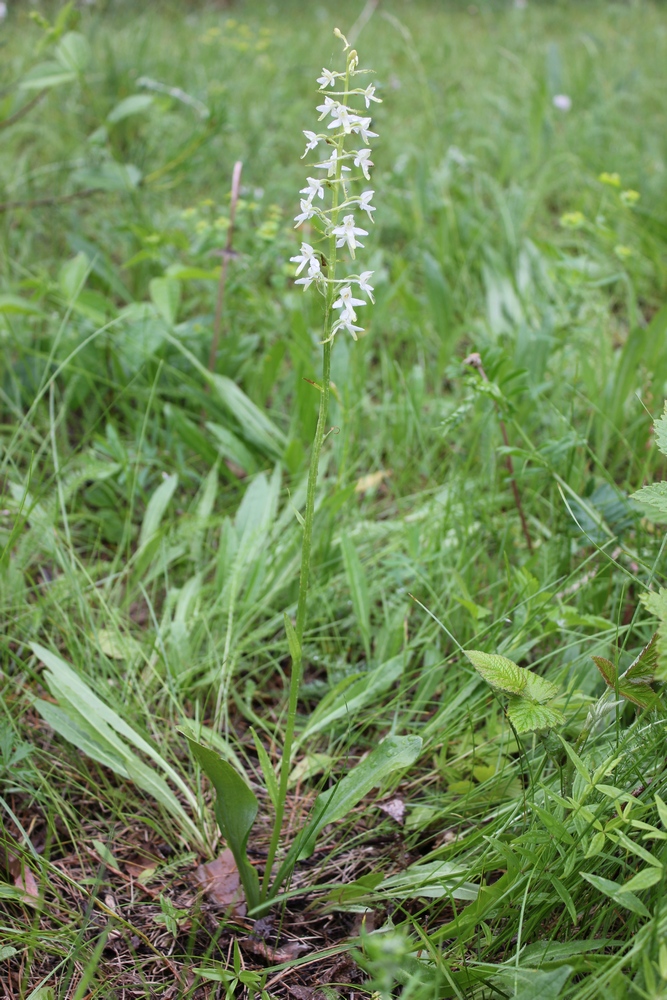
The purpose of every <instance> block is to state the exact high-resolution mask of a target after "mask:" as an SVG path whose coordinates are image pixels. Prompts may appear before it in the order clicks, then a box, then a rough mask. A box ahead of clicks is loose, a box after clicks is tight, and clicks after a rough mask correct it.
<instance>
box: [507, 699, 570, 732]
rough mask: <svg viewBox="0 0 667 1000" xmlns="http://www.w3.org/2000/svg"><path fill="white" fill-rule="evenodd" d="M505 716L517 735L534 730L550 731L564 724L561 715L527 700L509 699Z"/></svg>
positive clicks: (552, 709) (546, 706) (545, 706)
mask: <svg viewBox="0 0 667 1000" xmlns="http://www.w3.org/2000/svg"><path fill="white" fill-rule="evenodd" d="M507 714H508V716H509V718H510V721H511V722H512V725H513V726H514V728H515V729H516V731H517V733H530V732H533V731H534V730H535V729H552V728H553V727H554V726H561V725H562V724H563V723H564V722H565V717H564V716H563V713H562V712H560V711H559V710H558V709H557V708H552V707H551V706H550V705H539V704H538V703H537V702H536V701H530V700H529V699H528V698H520V697H517V696H514V697H512V698H510V700H509V705H508V706H507Z"/></svg>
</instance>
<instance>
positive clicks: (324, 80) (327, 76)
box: [317, 67, 337, 90]
mask: <svg viewBox="0 0 667 1000" xmlns="http://www.w3.org/2000/svg"><path fill="white" fill-rule="evenodd" d="M336 76H337V74H336V73H332V72H331V70H330V69H326V68H325V67H322V76H318V78H317V82H318V83H319V85H320V90H324V88H325V87H333V85H334V83H335V82H336Z"/></svg>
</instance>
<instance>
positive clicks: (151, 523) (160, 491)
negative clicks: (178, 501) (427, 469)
mask: <svg viewBox="0 0 667 1000" xmlns="http://www.w3.org/2000/svg"><path fill="white" fill-rule="evenodd" d="M177 485H178V476H177V475H176V473H174V474H173V475H171V476H167V478H166V479H165V480H164V481H163V482H161V483H160V485H159V486H158V488H157V489H156V490H155V492H154V493H153V495H152V497H151V498H150V500H149V501H148V506H147V507H146V513H145V514H144V519H143V521H142V524H141V531H140V533H139V548H141V546H142V545H145V544H146V542H148V541H149V539H151V538H152V537H153V535H154V534H155V533H156V531H157V530H158V528H159V527H160V523H161V521H162V518H163V517H164V514H165V511H166V510H167V507H168V506H169V501H170V500H171V498H172V497H173V495H174V491H175V489H176V487H177Z"/></svg>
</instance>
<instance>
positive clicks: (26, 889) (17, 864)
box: [9, 855, 39, 904]
mask: <svg viewBox="0 0 667 1000" xmlns="http://www.w3.org/2000/svg"><path fill="white" fill-rule="evenodd" d="M9 871H10V872H11V874H12V876H13V877H14V885H15V886H16V888H17V889H23V902H24V903H30V904H34V902H35V900H36V899H39V889H38V888H37V882H36V881H35V876H34V875H33V873H32V871H31V870H30V868H28V866H27V865H26V863H25V862H24V861H20V860H19V859H18V858H17V857H15V856H14V855H10V860H9Z"/></svg>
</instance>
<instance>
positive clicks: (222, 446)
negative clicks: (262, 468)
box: [206, 423, 257, 475]
mask: <svg viewBox="0 0 667 1000" xmlns="http://www.w3.org/2000/svg"><path fill="white" fill-rule="evenodd" d="M206 429H207V430H208V431H210V432H211V434H212V435H213V437H214V438H215V440H214V442H213V447H214V448H216V449H217V451H218V453H219V454H220V455H221V456H222V457H223V458H229V459H230V460H231V461H232V462H234V464H235V465H238V466H240V468H241V469H243V471H244V472H247V473H248V475H252V474H253V473H254V472H257V460H256V458H255V457H254V455H253V454H252V452H250V451H249V450H248V449H247V448H246V446H245V445H244V444H243V442H242V441H240V440H239V438H238V437H237V436H236V434H234V433H233V432H232V431H230V430H229V428H228V427H222V426H221V425H220V424H213V423H207V424H206Z"/></svg>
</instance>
